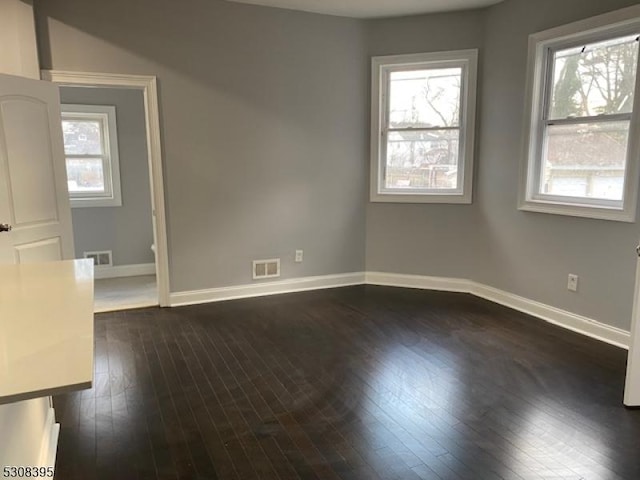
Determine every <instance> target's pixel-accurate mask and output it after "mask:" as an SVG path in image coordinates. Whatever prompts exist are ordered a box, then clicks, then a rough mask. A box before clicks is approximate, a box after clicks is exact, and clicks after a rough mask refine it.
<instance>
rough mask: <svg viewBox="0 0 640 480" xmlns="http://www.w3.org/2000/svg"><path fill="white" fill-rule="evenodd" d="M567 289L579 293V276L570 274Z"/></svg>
mask: <svg viewBox="0 0 640 480" xmlns="http://www.w3.org/2000/svg"><path fill="white" fill-rule="evenodd" d="M567 288H568V289H569V290H571V291H572V292H577V291H578V275H574V274H573V273H570V274H569V279H568V281H567Z"/></svg>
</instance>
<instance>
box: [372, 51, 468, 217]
mask: <svg viewBox="0 0 640 480" xmlns="http://www.w3.org/2000/svg"><path fill="white" fill-rule="evenodd" d="M420 67H429V68H446V67H462V86H461V95H460V100H461V110H460V140H459V147H460V154H459V156H458V165H459V167H458V168H459V172H460V175H461V177H462V178H460V177H459V182H458V185H459V188H458V189H456V190H455V191H453V190H444V191H443V190H429V191H427V190H425V191H421V192H407V193H403V192H400V191H397V190H392V191H390V190H386V189H384V188H383V185H382V181H383V174H382V172H383V168H384V162H385V159H383V158H382V156H383V155H384V152H385V148H384V146H383V138H382V131H383V130H382V129H383V128H384V126H385V123H384V122H385V120H384V115H385V112H384V110H385V108H384V106H385V105H386V101H385V98H386V94H385V92H384V90H385V89H386V85H387V82H385V81H384V76H385V75H386V72H388V71H390V70H392V69H393V70H398V69H400V68H407V69H411V68H420ZM477 78H478V50H477V49H472V50H458V51H451V52H435V53H418V54H409V55H389V56H382V57H373V58H372V62H371V191H370V200H371V201H372V202H390V203H450V204H456V203H459V204H469V203H471V202H472V198H473V192H472V188H473V157H474V149H475V147H474V138H475V118H476V91H477V83H478V81H477Z"/></svg>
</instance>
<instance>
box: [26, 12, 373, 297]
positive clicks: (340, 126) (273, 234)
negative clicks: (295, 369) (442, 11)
mask: <svg viewBox="0 0 640 480" xmlns="http://www.w3.org/2000/svg"><path fill="white" fill-rule="evenodd" d="M36 16H37V18H36V23H37V29H38V35H39V42H40V48H41V62H42V66H43V68H55V69H65V70H81V71H98V72H118V73H137V74H151V75H157V77H158V80H159V90H160V105H161V109H162V111H161V115H162V119H161V121H162V134H163V147H164V161H165V164H164V168H165V179H166V185H165V187H166V192H165V193H166V203H167V209H168V212H167V215H168V235H169V255H170V259H169V260H170V270H171V279H170V280H171V290H172V291H174V292H177V291H185V290H195V289H205V288H211V287H219V286H227V285H234V284H246V283H251V281H252V280H251V261H252V260H253V259H259V258H270V257H282V277H283V278H287V277H300V276H307V275H323V274H335V273H341V272H353V271H362V270H363V269H364V252H363V245H364V224H365V212H364V209H365V201H366V194H365V189H366V184H367V179H366V178H365V176H364V175H363V172H364V171H365V169H366V162H367V153H366V152H367V141H368V140H367V135H368V134H367V132H366V131H365V129H364V128H363V125H364V124H365V122H366V121H367V120H366V119H367V115H368V113H367V109H368V106H367V105H368V104H367V98H366V85H367V83H368V76H367V69H366V63H367V59H366V51H365V33H364V24H363V23H362V22H359V21H355V20H349V19H343V18H337V17H328V16H322V15H314V14H305V13H298V12H291V11H286V10H278V9H270V8H263V7H255V6H247V5H239V4H233V3H228V2H223V1H219V0H186V1H180V2H175V1H157V0H136V1H135V2H132V1H129V0H114V1H109V2H103V1H99V0H46V1H38V2H37V4H36ZM295 249H304V252H305V255H304V263H302V264H295V263H294V252H295Z"/></svg>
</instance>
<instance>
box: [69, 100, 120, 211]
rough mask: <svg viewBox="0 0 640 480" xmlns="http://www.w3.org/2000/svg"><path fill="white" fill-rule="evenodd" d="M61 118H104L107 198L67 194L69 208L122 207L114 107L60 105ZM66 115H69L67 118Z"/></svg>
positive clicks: (104, 167) (104, 164)
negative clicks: (79, 115) (75, 116)
mask: <svg viewBox="0 0 640 480" xmlns="http://www.w3.org/2000/svg"><path fill="white" fill-rule="evenodd" d="M61 110H62V118H63V119H65V118H70V117H72V116H73V114H102V115H105V116H106V119H107V121H106V124H105V137H106V140H108V141H106V142H105V145H104V147H105V149H106V150H107V152H106V153H107V155H106V157H107V159H106V160H105V161H104V163H103V169H104V174H105V182H109V183H110V186H111V189H110V190H111V193H110V195H109V196H97V195H96V196H91V195H90V194H89V195H78V194H71V193H70V194H69V202H70V204H71V208H82V207H120V206H122V190H121V187H120V159H119V155H118V134H117V132H118V129H117V126H116V107H114V106H110V105H76V104H62V105H61ZM66 114H71V115H69V116H68V117H67V116H66Z"/></svg>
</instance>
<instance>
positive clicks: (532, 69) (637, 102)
mask: <svg viewBox="0 0 640 480" xmlns="http://www.w3.org/2000/svg"><path fill="white" fill-rule="evenodd" d="M638 31H640V6H637V5H636V6H632V7H627V8H624V9H621V10H616V11H614V12H610V13H606V14H604V15H599V16H597V17H592V18H589V19H586V20H582V21H579V22H574V23H571V24H568V25H563V26H560V27H556V28H552V29H550V30H545V31H543V32H539V33H535V34H533V35H530V36H529V57H528V68H527V88H526V100H525V102H526V103H525V132H524V152H523V161H522V165H521V169H520V186H519V196H518V197H519V198H518V209H519V210H524V211H531V212H539V213H551V214H556V215H567V216H573V217H584V218H594V219H602V220H615V221H621V222H635V218H636V204H637V198H638V172H639V162H640V122H639V120H640V73H639V74H638V75H637V77H636V90H635V98H634V105H633V114H632V115H631V123H630V126H629V148H628V152H627V171H626V175H625V181H624V194H623V200H622V206H621V207H620V206H618V205H615V204H614V202H611V201H607V200H602V201H599V200H594V199H581V198H575V197H559V196H555V197H554V196H551V195H548V196H543V197H542V198H541V197H540V195H539V194H537V193H536V190H537V187H536V184H537V182H538V174H537V169H538V168H539V162H540V152H539V149H540V148H541V140H540V139H541V138H542V133H543V131H544V128H543V114H542V113H543V109H544V108H545V100H546V99H545V88H546V86H547V83H548V79H547V75H546V73H548V71H547V68H548V67H547V65H548V63H547V62H548V52H549V49H550V48H553V49H557V48H563V47H565V46H567V47H570V46H575V45H576V43H582V42H585V43H592V42H597V41H598V40H601V39H604V38H607V37H611V36H617V35H620V36H622V35H624V34H626V33H629V34H631V33H637V32H638ZM638 65H639V66H640V62H638ZM615 203H618V202H615Z"/></svg>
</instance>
